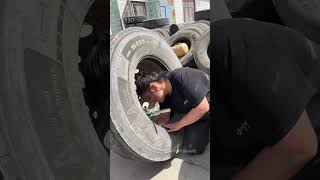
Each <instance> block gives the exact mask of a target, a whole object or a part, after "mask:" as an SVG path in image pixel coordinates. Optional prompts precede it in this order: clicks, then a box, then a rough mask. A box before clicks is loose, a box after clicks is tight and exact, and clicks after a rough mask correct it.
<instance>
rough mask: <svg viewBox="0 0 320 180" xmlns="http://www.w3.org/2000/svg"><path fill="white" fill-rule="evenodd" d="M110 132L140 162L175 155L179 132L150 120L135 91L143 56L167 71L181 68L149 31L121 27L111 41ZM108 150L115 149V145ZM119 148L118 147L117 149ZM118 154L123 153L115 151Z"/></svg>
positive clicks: (166, 47)
mask: <svg viewBox="0 0 320 180" xmlns="http://www.w3.org/2000/svg"><path fill="white" fill-rule="evenodd" d="M110 44H111V49H110V57H111V65H110V69H111V78H110V84H112V86H111V87H110V88H111V89H110V98H111V99H110V115H111V120H112V122H111V132H112V133H113V137H114V138H115V139H116V142H117V143H118V145H119V144H120V149H121V151H124V152H125V154H126V155H127V156H130V157H131V158H134V159H139V160H144V161H165V160H168V159H170V158H172V157H174V156H175V155H176V153H177V152H178V149H179V147H180V145H181V142H182V134H181V133H180V132H179V133H173V134H168V133H167V132H166V130H165V129H163V128H162V127H160V126H158V125H156V124H154V123H152V121H151V120H150V119H149V118H148V117H147V115H146V114H145V112H144V111H143V109H142V107H141V105H140V102H139V100H138V96H137V94H136V92H135V79H134V78H135V77H134V76H135V72H136V68H137V66H138V64H139V63H141V62H145V61H146V60H143V58H145V57H149V58H150V57H153V59H154V62H157V63H158V64H162V66H163V67H166V68H167V69H168V70H169V71H171V70H173V69H175V68H178V67H181V65H180V63H179V60H178V59H177V57H176V56H175V54H174V52H173V51H172V49H171V47H170V46H168V44H167V42H166V41H165V40H163V39H162V38H161V37H159V36H158V35H157V34H156V33H155V32H153V31H151V30H140V29H136V28H128V29H125V30H123V31H121V32H119V33H118V34H116V35H115V37H113V39H112V41H111V43H110ZM110 146H111V149H112V150H114V151H117V148H115V149H113V147H112V144H110ZM118 149H119V148H118ZM119 154H120V155H121V154H123V153H121V152H120V153H119Z"/></svg>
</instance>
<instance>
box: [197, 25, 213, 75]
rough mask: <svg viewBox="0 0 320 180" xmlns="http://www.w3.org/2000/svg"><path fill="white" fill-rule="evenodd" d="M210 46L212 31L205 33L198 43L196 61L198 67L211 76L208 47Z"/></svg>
mask: <svg viewBox="0 0 320 180" xmlns="http://www.w3.org/2000/svg"><path fill="white" fill-rule="evenodd" d="M209 44H210V30H207V31H206V32H204V33H203V34H202V35H201V36H200V38H199V40H198V41H197V43H196V46H195V47H196V48H195V53H194V61H195V63H196V65H197V67H198V68H199V69H200V70H202V71H204V72H205V73H207V74H208V75H210V59H209V56H208V47H209Z"/></svg>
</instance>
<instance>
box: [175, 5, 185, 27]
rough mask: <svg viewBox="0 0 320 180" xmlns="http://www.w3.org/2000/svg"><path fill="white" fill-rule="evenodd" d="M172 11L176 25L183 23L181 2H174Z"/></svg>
mask: <svg viewBox="0 0 320 180" xmlns="http://www.w3.org/2000/svg"><path fill="white" fill-rule="evenodd" d="M174 10H175V19H176V23H177V24H179V23H183V22H184V20H183V5H182V0H174Z"/></svg>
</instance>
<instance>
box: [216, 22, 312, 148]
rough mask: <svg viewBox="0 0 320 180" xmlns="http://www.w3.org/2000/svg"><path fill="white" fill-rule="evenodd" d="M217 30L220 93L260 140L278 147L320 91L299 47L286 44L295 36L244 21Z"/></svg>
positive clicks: (278, 28) (222, 25) (218, 92)
mask: <svg viewBox="0 0 320 180" xmlns="http://www.w3.org/2000/svg"><path fill="white" fill-rule="evenodd" d="M213 29H214V30H215V32H214V35H213V36H214V37H215V38H214V41H213V43H214V44H213V49H212V55H211V57H213V65H212V66H211V67H213V68H212V70H213V72H212V75H213V76H212V78H213V79H212V81H213V85H214V90H215V91H216V94H217V95H219V96H223V97H222V98H223V99H224V100H225V101H226V102H228V104H229V105H230V106H231V107H232V108H233V109H234V111H235V112H236V113H237V114H238V115H239V116H238V117H239V120H240V119H241V120H243V119H246V120H247V121H249V122H250V123H252V124H253V125H254V128H255V130H254V132H255V133H256V137H257V138H260V141H263V142H264V143H265V145H273V144H275V143H277V142H278V141H279V140H280V139H281V138H283V137H284V136H285V135H286V134H287V133H288V132H289V130H290V129H291V128H292V127H293V126H294V125H295V123H296V121H297V120H298V118H299V117H300V115H301V113H302V112H303V110H304V109H305V107H306V105H307V104H308V102H309V101H310V99H311V98H312V96H313V95H314V94H315V93H316V91H317V88H315V87H314V86H313V85H312V84H311V83H310V81H309V79H308V77H307V76H306V74H304V73H303V71H302V70H301V68H300V67H299V65H298V64H297V63H296V61H295V60H294V58H295V55H294V52H293V49H294V47H292V46H291V43H290V41H287V40H286V38H288V34H290V31H289V30H286V29H284V28H280V27H277V26H273V25H267V24H266V23H258V22H257V23H255V22H254V21H252V22H249V21H246V22H244V23H242V22H241V21H238V20H233V21H232V23H228V22H227V21H224V22H220V23H218V24H217V26H215V27H213ZM290 36H291V35H290ZM291 37H292V36H291ZM284 42H287V43H284ZM291 48H292V49H291ZM305 61H308V59H305Z"/></svg>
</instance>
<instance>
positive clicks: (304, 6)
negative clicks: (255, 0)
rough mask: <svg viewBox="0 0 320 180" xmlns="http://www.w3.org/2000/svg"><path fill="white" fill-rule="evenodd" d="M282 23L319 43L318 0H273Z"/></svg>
mask: <svg viewBox="0 0 320 180" xmlns="http://www.w3.org/2000/svg"><path fill="white" fill-rule="evenodd" d="M273 3H274V6H275V7H276V10H277V12H278V14H279V16H280V17H281V19H282V21H283V22H284V24H286V25H287V26H289V27H291V28H294V29H296V30H298V31H300V32H302V33H304V34H305V35H306V36H307V37H308V38H309V39H311V40H313V41H315V42H317V43H320V16H319V12H320V1H318V0H309V1H299V0H282V1H278V0H273Z"/></svg>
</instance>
